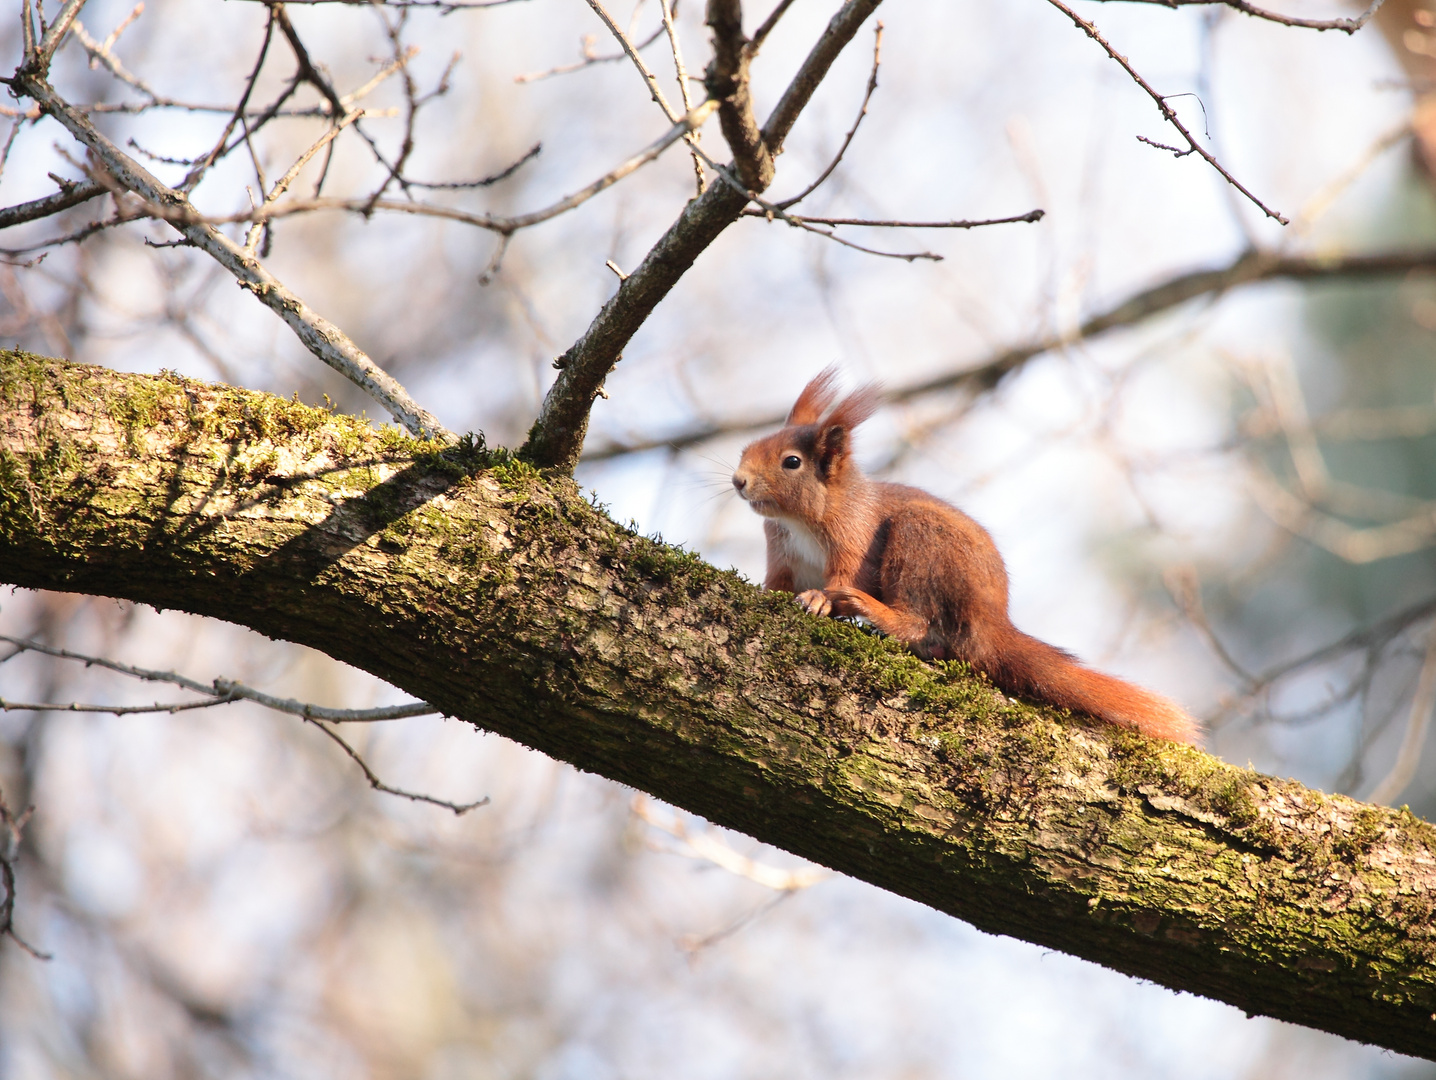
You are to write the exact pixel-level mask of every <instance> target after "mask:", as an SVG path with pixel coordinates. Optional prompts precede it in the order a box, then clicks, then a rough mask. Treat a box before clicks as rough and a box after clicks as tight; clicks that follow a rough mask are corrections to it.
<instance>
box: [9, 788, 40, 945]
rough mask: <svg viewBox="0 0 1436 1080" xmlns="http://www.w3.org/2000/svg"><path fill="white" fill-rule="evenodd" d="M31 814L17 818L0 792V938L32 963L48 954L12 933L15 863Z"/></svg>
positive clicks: (28, 811) (29, 809) (31, 809)
mask: <svg viewBox="0 0 1436 1080" xmlns="http://www.w3.org/2000/svg"><path fill="white" fill-rule="evenodd" d="M34 812H35V808H34V807H33V806H27V807H26V808H25V809H24V810H23V811H21V812H20V813H19V814H15V813H13V812H12V811H11V809H10V807H9V806H8V805H6V802H5V796H4V793H3V792H0V889H3V890H4V891H5V896H4V899H3V900H0V938H9V939H10V940H11V941H13V942H14V943H15V944H16V945H18V946H20V948H22V949H24V950H25V951H26V952H27V953H29V954H30V955H31V956H33V957H34V958H35V959H36V960H50V959H53V957H51V955H50V954H49V953H43V952H41V951H40V950H39V949H37V948H35V947H34V946H33V945H31V944H30V943H29V942H27V941H26V940H25V939H24V938H22V937H21V936H20V935H19V934H18V933H17V932H16V930H15V862H16V860H17V859H18V858H19V857H20V839H21V834H22V833H23V832H24V830H25V826H26V824H27V823H28V822H29V820H30V815H31V814H33V813H34Z"/></svg>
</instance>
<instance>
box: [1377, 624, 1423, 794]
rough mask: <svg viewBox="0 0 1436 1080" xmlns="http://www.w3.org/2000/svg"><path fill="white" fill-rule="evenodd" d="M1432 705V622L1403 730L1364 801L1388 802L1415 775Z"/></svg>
mask: <svg viewBox="0 0 1436 1080" xmlns="http://www.w3.org/2000/svg"><path fill="white" fill-rule="evenodd" d="M1433 706H1436V623H1432V624H1431V628H1430V630H1428V631H1427V634H1426V656H1425V658H1424V659H1423V660H1422V661H1421V674H1420V675H1419V676H1418V677H1417V679H1416V693H1415V694H1413V695H1412V697H1411V710H1410V712H1409V713H1408V714H1407V717H1406V734H1405V736H1404V737H1403V738H1402V740H1401V749H1400V750H1399V751H1398V752H1397V754H1396V761H1395V762H1394V763H1393V764H1392V766H1391V771H1390V772H1388V773H1387V774H1386V775H1385V776H1383V777H1382V778H1381V779H1380V780H1379V781H1378V782H1377V784H1376V786H1375V787H1373V788H1372V789H1371V793H1370V794H1369V795H1367V796H1366V801H1367V802H1374V803H1385V804H1387V805H1390V804H1391V803H1393V802H1395V801H1396V798H1397V796H1399V795H1400V794H1401V793H1402V792H1403V791H1405V790H1406V788H1407V786H1408V785H1409V784H1410V783H1411V780H1412V778H1413V777H1415V775H1416V766H1417V765H1419V764H1420V763H1421V750H1422V748H1423V747H1424V746H1425V745H1426V732H1427V729H1428V728H1430V726H1431V709H1432V707H1433Z"/></svg>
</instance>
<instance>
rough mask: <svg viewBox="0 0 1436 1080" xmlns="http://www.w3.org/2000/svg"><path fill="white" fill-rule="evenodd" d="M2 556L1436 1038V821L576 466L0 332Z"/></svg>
mask: <svg viewBox="0 0 1436 1080" xmlns="http://www.w3.org/2000/svg"><path fill="white" fill-rule="evenodd" d="M0 580H3V581H6V582H10V583H13V584H17V585H23V586H27V587H32V588H46V589H61V590H69V591H77V592H85V593H92V594H96V595H105V596H119V597H126V598H129V599H132V600H136V601H140V602H143V603H148V604H153V605H156V606H159V607H174V608H181V609H184V610H186V611H193V612H198V613H200V614H204V615H210V616H213V617H216V618H221V619H226V620H229V621H231V622H236V623H240V624H243V625H245V626H249V627H253V628H254V629H256V630H258V631H260V632H262V633H265V634H269V635H271V636H274V637H278V638H284V639H287V640H291V641H297V642H302V643H303V644H306V645H309V646H312V647H314V648H317V649H320V650H322V651H324V652H326V653H328V654H330V655H331V656H334V657H337V658H338V659H341V660H344V661H346V662H348V663H351V664H354V665H356V666H358V667H361V668H363V669H365V670H367V671H370V672H373V673H374V674H375V675H378V676H379V677H381V678H383V679H386V680H388V681H389V682H391V683H394V684H395V685H397V686H400V687H403V688H404V689H405V690H407V691H409V692H411V693H413V694H416V695H418V696H420V697H423V698H425V699H427V700H429V701H431V702H433V703H434V704H435V705H436V706H438V707H439V708H441V709H443V710H444V711H445V712H447V713H449V714H451V715H453V716H456V717H460V718H462V719H465V720H468V721H470V722H472V723H475V724H477V725H480V726H482V727H485V728H488V729H489V730H492V731H497V732H500V733H502V734H504V735H507V736H509V737H511V738H514V739H517V740H519V741H521V742H523V743H526V744H528V745H530V746H533V747H536V748H538V749H540V750H542V751H544V752H546V753H549V754H551V755H553V756H555V757H558V758H562V759H563V760H566V761H569V762H572V763H573V764H575V765H577V766H578V767H580V768H583V769H587V770H590V771H593V772H597V773H601V774H602V775H604V776H608V777H611V778H613V779H615V780H618V781H621V782H623V783H626V784H632V785H634V786H636V787H639V788H642V789H644V790H646V791H649V792H652V793H653V794H654V795H656V796H658V797H660V798H663V799H666V800H668V801H670V802H672V803H675V804H677V805H679V806H682V807H685V808H687V809H689V810H692V811H694V812H696V813H699V814H703V815H704V816H706V817H708V818H711V819H712V820H714V821H717V822H720V823H722V824H724V825H727V826H730V827H733V828H736V829H741V830H743V831H744V832H746V833H749V834H751V835H753V836H755V837H758V838H760V839H762V840H766V841H768V842H770V843H773V844H777V845H779V846H781V847H784V848H786V849H788V850H790V851H793V852H796V853H798V854H800V855H803V856H806V857H808V858H811V859H814V860H816V861H818V862H821V863H824V864H826V865H827V866H830V867H833V868H835V869H837V870H841V871H843V872H845V873H849V874H852V875H854V876H857V877H860V878H863V879H864V880H867V881H870V882H873V883H874V884H877V885H879V886H881V887H883V888H886V889H890V890H892V891H894V892H897V893H901V894H903V895H905V896H910V897H913V898H915V899H917V900H920V901H922V902H924V903H927V904H930V905H932V906H933V907H936V908H938V909H940V910H942V911H946V912H950V913H952V914H953V915H956V916H959V917H960V918H963V919H966V920H968V921H969V922H972V923H973V924H975V925H977V926H978V927H980V928H982V929H984V930H987V931H990V932H993V933H1005V934H1011V935H1014V936H1016V937H1020V938H1023V939H1025V940H1028V941H1032V942H1036V943H1038V944H1041V945H1044V946H1048V947H1051V948H1055V949H1061V950H1063V951H1065V952H1070V953H1073V954H1076V955H1078V956H1083V957H1086V958H1088V959H1090V960H1094V961H1097V962H1099V963H1102V964H1106V965H1107V966H1109V967H1113V968H1116V969H1117V970H1120V971H1124V972H1127V973H1129V974H1132V975H1136V976H1141V977H1143V978H1147V979H1152V980H1154V981H1156V982H1159V983H1162V984H1164V985H1166V986H1170V987H1174V988H1178V989H1183V990H1188V991H1191V992H1193V993H1198V994H1203V995H1206V996H1209V997H1214V998H1217V999H1220V1000H1222V1001H1227V1002H1231V1003H1232V1004H1234V1005H1237V1006H1239V1007H1241V1008H1243V1009H1245V1010H1247V1011H1248V1012H1251V1013H1263V1014H1266V1015H1270V1016H1275V1017H1280V1018H1282V1019H1285V1020H1291V1021H1295V1022H1297V1023H1302V1024H1307V1025H1310V1026H1312V1027H1317V1028H1322V1029H1325V1030H1327V1031H1332V1032H1336V1033H1338V1034H1341V1035H1346V1036H1348V1037H1351V1038H1354V1039H1359V1040H1362V1041H1364V1042H1372V1043H1377V1044H1380V1045H1382V1046H1386V1047H1390V1048H1391V1049H1393V1050H1399V1051H1402V1052H1404V1053H1409V1054H1417V1055H1422V1056H1426V1057H1436V965H1433V963H1432V959H1433V928H1432V919H1431V915H1432V896H1433V888H1436V859H1433V851H1436V830H1433V828H1432V827H1431V826H1430V825H1428V824H1427V823H1425V822H1422V821H1419V820H1417V819H1416V818H1414V817H1413V816H1412V815H1411V814H1410V813H1409V812H1406V811H1404V810H1403V811H1392V810H1386V809H1383V808H1380V807H1375V806H1366V805H1363V804H1360V803H1357V802H1355V801H1353V800H1351V799H1347V798H1342V797H1339V796H1328V795H1324V794H1321V793H1319V792H1316V791H1311V790H1307V789H1305V788H1302V787H1301V786H1300V785H1298V784H1295V783H1292V782H1289V781H1281V780H1276V779H1273V778H1271V777H1267V776H1261V775H1258V774H1256V773H1252V772H1250V771H1247V770H1243V769H1237V768H1233V767H1232V766H1229V765H1226V764H1224V763H1222V762H1220V761H1217V760H1216V759H1214V758H1212V757H1210V756H1208V755H1206V754H1203V753H1202V752H1200V751H1198V750H1193V749H1191V748H1188V747H1182V746H1176V745H1171V744H1159V743H1153V742H1148V741H1146V740H1144V739H1142V738H1140V737H1138V736H1135V735H1132V734H1129V733H1125V732H1120V731H1116V730H1113V729H1110V728H1104V727H1100V726H1094V725H1093V724H1092V723H1090V722H1087V721H1085V720H1083V719H1081V718H1071V717H1064V716H1059V715H1055V714H1054V713H1052V712H1050V711H1046V710H1042V709H1037V708H1034V707H1031V706H1028V705H1025V704H1022V703H1018V702H1012V701H1008V700H1006V699H1004V698H1003V697H1002V696H1001V695H999V694H997V693H995V692H994V691H993V690H992V689H991V688H989V687H988V686H986V685H985V684H983V683H981V682H979V681H976V680H973V679H972V678H970V677H968V676H967V675H966V674H964V673H963V672H962V671H961V670H960V669H959V667H958V666H957V665H945V666H944V665H928V664H923V663H921V662H919V661H918V660H916V659H915V658H913V657H912V656H911V655H909V654H907V653H905V652H903V651H902V650H900V649H898V648H896V647H894V646H892V645H891V644H889V643H887V642H885V641H882V640H879V639H877V638H875V637H873V636H871V635H869V634H865V633H863V632H861V631H859V630H858V629H856V628H854V627H850V626H846V625H843V624H841V623H835V622H833V621H831V620H818V619H812V618H809V617H807V616H805V615H802V614H801V613H800V612H798V611H797V610H796V609H795V607H794V606H793V605H792V604H791V603H790V602H788V601H787V600H786V598H785V597H782V596H777V595H771V594H763V593H761V592H759V591H758V590H757V589H755V588H754V587H752V586H751V585H748V584H746V583H745V582H743V581H741V580H740V579H738V578H737V577H736V576H734V575H732V574H726V573H720V572H718V571H716V570H714V569H713V568H711V567H709V566H707V565H706V564H704V563H703V562H702V561H700V560H698V559H696V558H694V557H693V556H691V555H688V554H686V553H683V552H681V551H676V550H674V549H672V548H668V547H665V546H664V545H662V544H659V543H656V542H653V541H650V540H647V539H645V538H643V537H641V536H637V535H634V534H633V533H631V532H629V531H627V530H625V529H623V528H622V527H620V526H618V525H616V524H614V523H613V522H612V521H611V520H609V519H608V518H607V517H605V516H604V515H603V514H602V513H601V512H599V511H598V510H596V509H594V508H593V507H592V506H590V505H589V504H588V503H586V502H585V501H583V499H582V498H580V497H579V495H578V492H577V491H576V490H575V488H574V487H573V485H572V483H571V482H570V481H569V480H567V479H566V478H563V477H556V476H554V475H551V474H543V473H540V472H538V471H536V470H534V469H533V468H532V467H530V466H528V465H526V464H524V463H522V462H519V461H515V460H514V459H512V458H510V457H509V456H508V455H506V454H502V453H491V452H488V451H485V450H484V449H483V448H482V447H481V446H478V445H473V444H461V445H459V446H457V447H449V448H443V447H440V446H439V445H438V444H433V443H422V442H416V441H414V440H411V439H408V438H407V437H404V436H400V435H396V434H394V433H392V432H387V433H379V432H374V431H372V430H370V429H368V428H367V427H365V426H364V425H362V424H359V423H357V422H355V421H353V420H351V419H348V418H345V417H338V416H332V415H330V414H329V413H327V412H324V411H322V410H315V409H310V408H307V407H305V406H302V405H298V404H295V403H291V402H286V401H283V400H281V399H277V398H274V397H270V396H267V395H264V394H258V393H252V392H249V391H244V390H236V389H232V388H228V387H213V386H207V385H204V384H200V383H194V382H189V381H186V380H182V379H179V378H175V377H163V376H162V377H151V376H137V375H125V374H118V373H115V372H111V371H106V370H102V369H96V368H86V367H78V366H72V365H67V364H64V363H62V362H59V361H52V360H45V359H42V358H37V357H33V356H28V355H25V354H16V353H0Z"/></svg>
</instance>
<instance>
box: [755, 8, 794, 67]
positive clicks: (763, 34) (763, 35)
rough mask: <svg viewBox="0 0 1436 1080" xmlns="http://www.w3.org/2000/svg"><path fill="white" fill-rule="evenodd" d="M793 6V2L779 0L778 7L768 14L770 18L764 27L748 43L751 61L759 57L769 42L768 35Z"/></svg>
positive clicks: (759, 28) (756, 31) (760, 27)
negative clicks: (759, 53)
mask: <svg viewBox="0 0 1436 1080" xmlns="http://www.w3.org/2000/svg"><path fill="white" fill-rule="evenodd" d="M792 5H793V0H778V6H777V7H775V8H774V9H773V10H772V11H771V12H770V13H769V14H768V17H767V18H766V19H764V20H763V22H762V25H760V26H759V27H758V29H756V30H754V31H753V39H752V40H751V41H749V42H748V59H749V60H751V59H753V58H754V57H755V56H757V55H758V50H759V49H761V48H762V47H763V42H765V41H767V40H768V35H769V34H771V33H772V32H773V27H775V26H777V25H778V20H779V19H781V18H782V17H783V13H784V12H786V11H787V10H788V8H790V7H792Z"/></svg>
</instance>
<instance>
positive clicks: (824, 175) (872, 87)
mask: <svg viewBox="0 0 1436 1080" xmlns="http://www.w3.org/2000/svg"><path fill="white" fill-rule="evenodd" d="M882 55H883V24H882V22H881V21H879V22H878V24H877V25H876V26H875V27H873V70H872V73H871V74H869V75H868V88H867V89H866V90H865V91H863V103H862V105H860V106H859V107H858V115H857V119H855V120H854V121H853V126H852V127H850V128H848V133H847V134H846V135H844V136H843V143H842V145H841V146H839V147H838V152H837V153H836V154H834V155H833V160H832V161H830V162H828V167H827V168H826V169H824V170H823V171H822V172H821V173H819V174H818V178H817V179H816V180H814V181H813V182H812V183H811V184H809V185H808V186H807V187H805V188H804V189H803V190H802V191H800V192H798V194H796V195H794V196H793V197H792V198H791V199H783V200H782V201H781V202H779V203H778V204H777V205H778V206H780V207H782V209H784V210H786V209H788V207H790V206H797V205H798V204H799V203H800V202H802V201H803V200H804V199H806V198H807V197H808V196H809V195H811V194H812V193H813V192H815V191H817V190H818V188H820V187H822V186H823V184H824V182H826V181H827V179H828V177H830V176H832V175H833V170H834V169H836V168H837V167H838V163H839V162H841V161H842V160H843V155H844V154H846V153H847V152H848V147H849V146H850V145H852V141H853V137H854V136H855V135H857V133H858V125H860V124H861V123H862V122H863V117H865V116H867V115H868V102H870V101H872V99H873V94H874V93H875V92H876V91H877V88H878V67H879V66H880V65H881V64H882ZM805 220H807V221H816V219H814V218H807V219H805ZM826 224H831V225H839V224H842V225H850V224H852V222H847V221H843V222H839V221H830V222H826Z"/></svg>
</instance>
